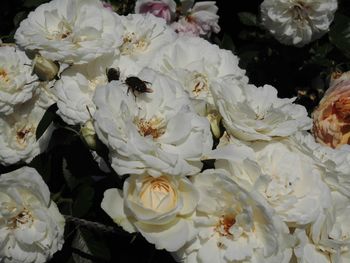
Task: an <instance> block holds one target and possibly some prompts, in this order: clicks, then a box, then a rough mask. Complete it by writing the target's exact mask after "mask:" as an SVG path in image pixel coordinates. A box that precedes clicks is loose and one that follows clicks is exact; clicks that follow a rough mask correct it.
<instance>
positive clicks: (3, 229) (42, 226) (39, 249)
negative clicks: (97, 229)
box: [0, 167, 65, 263]
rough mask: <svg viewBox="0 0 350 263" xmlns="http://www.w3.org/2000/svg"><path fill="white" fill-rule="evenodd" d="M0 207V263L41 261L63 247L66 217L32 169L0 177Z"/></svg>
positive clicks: (41, 262)
mask: <svg viewBox="0 0 350 263" xmlns="http://www.w3.org/2000/svg"><path fill="white" fill-rule="evenodd" d="M0 207H1V209H0V243H1V246H0V258H1V262H5V263H12V262H13V263H20V262H21V263H43V262H47V260H49V259H50V258H51V257H52V255H53V254H54V253H55V252H56V251H57V250H60V249H61V248H62V245H63V242H64V240H63V232H64V224H65V220H64V218H63V216H62V215H61V214H60V212H59V211H58V209H57V206H56V204H55V203H54V202H53V201H51V200H50V191H49V188H48V187H47V185H46V184H45V182H44V181H43V179H42V178H41V177H40V175H39V174H38V172H37V171H36V170H34V169H33V168H30V167H22V168H20V169H18V170H15V171H13V172H10V173H7V174H2V175H1V176H0Z"/></svg>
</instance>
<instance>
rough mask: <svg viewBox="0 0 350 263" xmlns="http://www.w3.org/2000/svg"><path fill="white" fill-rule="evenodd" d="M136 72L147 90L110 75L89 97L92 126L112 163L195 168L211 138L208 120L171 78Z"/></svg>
mask: <svg viewBox="0 0 350 263" xmlns="http://www.w3.org/2000/svg"><path fill="white" fill-rule="evenodd" d="M137 77H138V78H139V79H141V80H143V81H147V82H149V83H148V84H146V85H148V86H149V88H151V89H152V90H153V92H152V93H138V92H137V91H136V92H135V95H134V94H133V92H132V91H130V90H129V88H128V86H127V84H125V83H124V82H120V81H112V82H110V83H108V84H107V85H106V86H102V87H99V88H98V89H97V90H96V93H95V96H94V99H93V101H94V103H95V105H96V107H97V109H96V112H95V115H94V120H95V123H94V124H95V130H96V133H97V136H98V137H99V139H100V140H101V141H102V142H103V143H104V144H106V145H107V146H108V148H109V154H110V159H111V163H112V167H113V168H114V169H115V170H116V172H117V173H118V174H120V175H123V174H128V173H135V174H141V173H144V172H147V173H149V174H151V175H154V176H157V175H159V174H161V173H163V172H164V173H167V174H182V175H191V174H195V173H198V172H199V171H200V168H201V167H202V163H201V161H200V160H201V157H202V155H203V154H204V153H205V152H208V151H209V150H211V148H212V144H213V142H212V135H211V132H210V126H209V122H208V121H207V119H205V118H204V117H199V116H198V115H197V114H196V113H195V112H194V111H193V110H192V108H191V107H190V101H189V98H188V96H187V94H186V93H185V92H184V91H183V88H182V87H181V85H180V84H179V83H178V82H176V81H175V80H173V79H171V78H168V77H166V76H164V75H162V74H161V73H159V72H155V71H152V70H150V69H145V70H143V71H142V72H141V73H140V74H139V75H138V76H137ZM128 90H129V91H128Z"/></svg>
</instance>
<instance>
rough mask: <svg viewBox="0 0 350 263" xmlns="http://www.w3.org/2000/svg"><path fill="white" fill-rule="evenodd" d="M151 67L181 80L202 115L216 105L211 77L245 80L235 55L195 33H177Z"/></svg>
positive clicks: (155, 57) (243, 71)
mask: <svg viewBox="0 0 350 263" xmlns="http://www.w3.org/2000/svg"><path fill="white" fill-rule="evenodd" d="M203 54H206V55H205V56H203ZM150 67H152V68H154V69H156V70H158V71H161V72H163V73H164V74H166V75H169V76H170V77H172V78H173V79H175V80H177V81H179V82H181V83H182V85H183V86H184V87H185V90H186V91H187V92H188V94H189V96H190V98H191V99H192V101H193V103H194V105H195V106H196V110H197V112H198V113H199V114H201V115H206V114H207V113H208V111H209V110H211V109H213V108H215V106H214V100H213V96H212V94H211V84H212V82H213V81H214V80H217V79H219V78H221V77H223V76H225V75H232V76H235V77H236V78H237V79H242V80H243V81H244V82H245V83H248V78H247V77H246V76H245V70H243V69H241V68H240V67H239V66H238V57H237V56H235V55H233V54H232V52H231V51H228V50H224V49H220V48H219V47H218V46H217V45H214V44H211V43H209V42H208V41H206V40H204V39H202V38H198V37H184V36H183V37H179V38H178V39H177V40H176V41H174V42H173V43H171V44H168V45H166V46H164V47H163V48H162V49H161V50H160V51H159V52H158V53H157V54H156V55H155V56H154V59H153V60H152V62H151V64H150Z"/></svg>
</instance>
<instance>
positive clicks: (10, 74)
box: [0, 45, 39, 115]
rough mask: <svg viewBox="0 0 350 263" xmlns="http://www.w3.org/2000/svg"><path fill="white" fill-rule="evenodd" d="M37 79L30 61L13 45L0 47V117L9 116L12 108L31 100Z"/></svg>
mask: <svg viewBox="0 0 350 263" xmlns="http://www.w3.org/2000/svg"><path fill="white" fill-rule="evenodd" d="M36 80H37V77H36V76H35V75H32V68H31V60H30V59H29V58H28V57H27V56H26V54H25V53H24V52H23V51H22V50H20V49H19V48H18V47H16V46H15V45H13V46H12V45H1V46H0V115H8V114H11V113H12V112H13V110H14V106H15V105H18V104H21V103H24V102H26V101H27V100H29V99H30V98H32V96H33V94H34V92H35V90H36V88H37V87H38V86H39V83H38V82H35V81H36Z"/></svg>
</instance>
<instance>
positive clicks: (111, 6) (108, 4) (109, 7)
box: [102, 2, 114, 11]
mask: <svg viewBox="0 0 350 263" xmlns="http://www.w3.org/2000/svg"><path fill="white" fill-rule="evenodd" d="M102 5H103V7H104V8H107V9H109V10H111V11H114V9H113V5H112V4H111V3H107V2H102Z"/></svg>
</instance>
